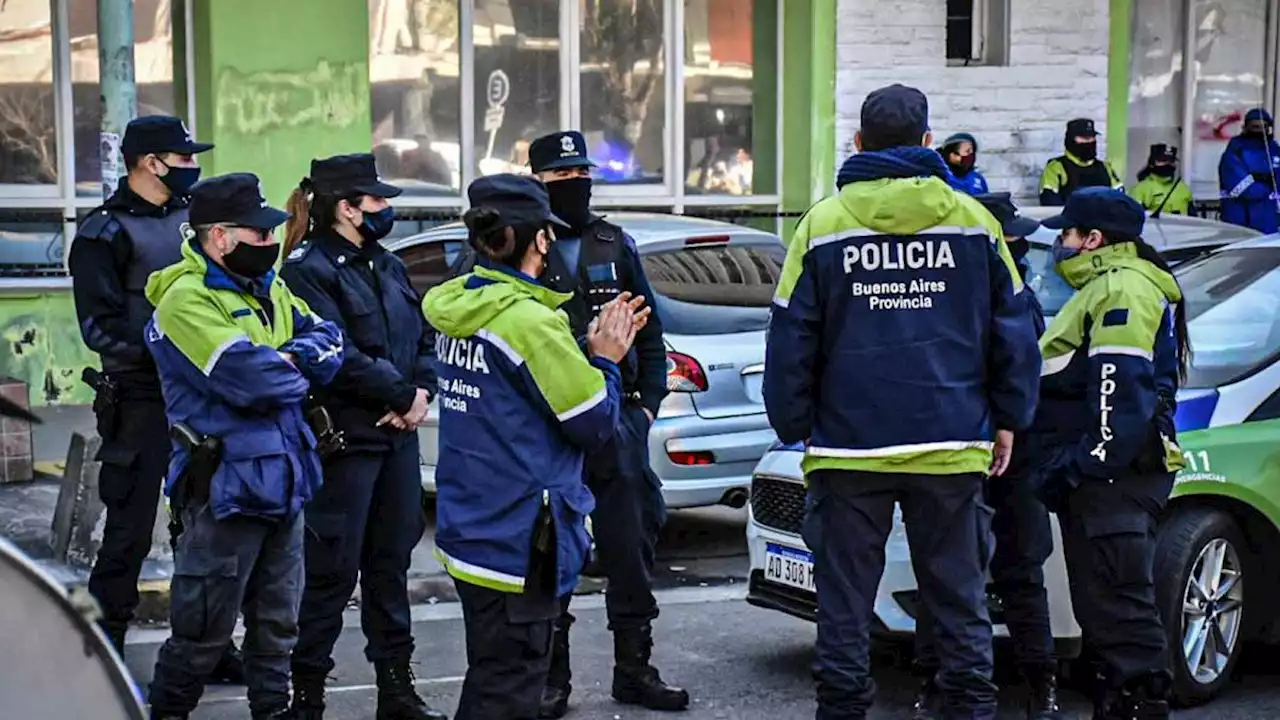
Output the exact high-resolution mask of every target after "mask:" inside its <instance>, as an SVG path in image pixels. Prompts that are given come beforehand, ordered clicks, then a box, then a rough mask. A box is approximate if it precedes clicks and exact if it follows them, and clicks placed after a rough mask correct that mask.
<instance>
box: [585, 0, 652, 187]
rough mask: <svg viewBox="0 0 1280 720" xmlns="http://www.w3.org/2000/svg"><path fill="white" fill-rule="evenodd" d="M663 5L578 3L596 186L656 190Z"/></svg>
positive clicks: (620, 0) (619, 0)
mask: <svg viewBox="0 0 1280 720" xmlns="http://www.w3.org/2000/svg"><path fill="white" fill-rule="evenodd" d="M665 6H666V3H664V2H663V1H662V0H583V2H582V23H581V31H580V40H579V43H580V48H581V52H580V57H581V65H580V68H581V69H580V73H581V74H580V76H579V77H580V81H581V83H582V85H581V88H582V89H581V93H582V131H583V133H584V134H585V135H586V138H587V148H588V151H589V152H590V153H591V156H592V158H594V159H595V161H596V162H597V163H599V164H600V167H599V168H597V169H596V180H597V182H604V183H614V184H629V185H632V184H640V185H647V184H661V183H662V182H663V178H664V174H665V171H666V168H665V167H664V164H665V157H666V155H665V149H666V143H667V122H666V87H665V81H666V53H665V50H666V43H665V37H664V30H665V27H666V25H665V22H666V15H665V9H666V8H665Z"/></svg>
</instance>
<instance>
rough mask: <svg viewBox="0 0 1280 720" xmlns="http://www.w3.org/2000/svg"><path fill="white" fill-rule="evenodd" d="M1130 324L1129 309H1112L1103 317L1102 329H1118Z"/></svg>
mask: <svg viewBox="0 0 1280 720" xmlns="http://www.w3.org/2000/svg"><path fill="white" fill-rule="evenodd" d="M1127 322H1129V308H1112V309H1110V310H1108V311H1106V312H1105V313H1103V315H1102V327H1118V326H1120V325H1124V324H1125V323H1127Z"/></svg>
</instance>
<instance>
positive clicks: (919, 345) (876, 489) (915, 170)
mask: <svg viewBox="0 0 1280 720" xmlns="http://www.w3.org/2000/svg"><path fill="white" fill-rule="evenodd" d="M931 140H932V138H931V136H930V133H929V126H928V103H927V101H926V99H925V97H924V95H923V94H922V93H920V91H918V90H916V89H914V88H908V87H904V86H902V85H893V86H890V87H887V88H882V89H880V90H877V91H875V92H873V93H871V95H869V96H868V97H867V99H866V102H865V103H864V104H863V106H862V128H861V130H860V131H859V132H858V134H857V135H856V136H855V139H854V141H855V143H856V145H857V147H858V149H859V153H858V154H856V155H853V156H852V157H850V158H849V160H848V161H847V162H846V163H845V165H844V167H843V168H842V170H841V173H840V176H841V180H842V182H843V183H844V184H843V187H842V188H841V189H840V191H839V193H838V194H837V195H835V196H833V197H829V198H826V199H825V200H822V201H820V202H819V203H817V204H816V205H814V206H813V207H812V208H810V209H809V212H808V213H806V214H805V216H804V217H803V218H802V219H801V221H800V224H799V226H798V227H797V228H796V233H795V236H794V237H793V238H792V240H791V244H790V247H789V248H788V251H787V259H786V261H785V263H784V265H783V270H782V276H781V278H780V280H779V283H778V289H777V295H776V297H775V299H774V306H773V312H772V317H771V321H770V328H769V338H768V346H767V349H766V360H765V377H764V399H765V407H766V409H767V411H768V413H769V420H770V423H771V424H772V425H773V428H774V429H775V430H776V431H777V433H778V437H779V439H780V440H782V441H783V442H788V443H791V442H800V441H805V442H806V443H807V445H808V446H807V448H806V450H805V457H804V460H803V468H804V472H805V478H806V480H807V482H808V485H809V500H808V506H809V507H808V513H807V516H806V519H805V523H804V529H803V535H804V540H805V542H806V543H807V544H808V546H809V548H811V549H812V551H813V555H814V559H815V576H814V577H815V582H816V584H817V589H818V640H817V662H816V673H817V678H818V712H817V717H818V718H819V720H827V719H831V720H834V719H835V718H841V719H844V718H864V717H866V715H867V712H868V710H869V708H870V706H871V703H872V698H873V695H874V689H875V688H874V683H873V682H872V679H871V674H870V667H869V662H868V657H869V651H870V634H871V629H872V626H873V625H874V624H875V619H874V618H875V615H874V608H873V605H874V599H875V596H876V588H877V587H878V586H879V584H880V577H881V575H882V574H883V572H884V545H885V541H886V540H887V539H888V536H889V532H890V530H891V528H892V525H893V515H894V504H895V502H896V503H900V504H901V506H902V513H903V518H904V520H905V522H906V530H907V539H908V542H909V545H910V548H911V556H912V565H913V567H914V568H915V572H916V578H917V580H918V582H919V588H920V602H921V603H923V605H924V606H925V607H926V608H928V612H929V614H930V615H931V616H932V618H933V629H934V633H933V634H934V641H933V642H934V644H935V645H936V647H937V654H938V657H939V658H940V660H941V662H940V667H939V669H938V673H937V676H936V678H935V679H934V681H935V683H936V684H937V687H938V690H939V692H940V694H941V696H942V699H943V703H944V708H945V709H944V713H943V715H942V717H944V718H958V717H964V718H979V719H982V720H987V719H990V718H994V717H995V710H996V688H995V685H994V684H992V681H991V673H992V655H991V652H992V651H991V622H990V620H989V618H988V616H987V607H986V572H987V561H988V558H989V557H990V545H989V540H988V536H989V533H990V509H989V508H987V506H986V505H985V504H984V503H983V496H982V494H983V485H984V482H985V480H986V475H987V473H988V472H990V473H992V474H996V475H998V474H1000V473H1002V472H1003V471H1004V468H1005V465H1006V464H1007V462H1008V456H1009V451H1010V448H1011V447H1012V443H1013V437H1012V435H1013V432H1015V431H1021V430H1022V429H1024V428H1025V427H1026V426H1027V425H1028V424H1029V423H1030V421H1031V416H1032V412H1033V408H1034V402H1035V392H1036V380H1037V370H1038V367H1039V354H1038V353H1037V351H1036V338H1035V331H1034V329H1033V327H1032V322H1031V318H1030V316H1029V314H1028V311H1027V305H1026V301H1025V298H1024V297H1023V294H1022V287H1023V286H1022V280H1021V278H1019V276H1018V272H1017V270H1016V269H1015V268H1014V265H1013V259H1012V258H1011V257H1010V256H1009V250H1008V248H1007V247H1006V246H1005V244H1004V242H1002V241H1001V237H1000V225H999V224H998V223H997V222H996V220H995V218H993V217H992V216H991V214H990V213H988V212H987V211H986V210H984V209H983V208H982V206H981V205H980V204H979V203H978V201H977V200H975V199H973V198H972V197H970V196H968V195H967V194H964V193H961V192H957V191H955V190H952V189H951V188H950V187H948V186H947V181H946V180H947V174H948V173H947V169H946V166H945V165H944V164H943V162H942V158H941V157H940V156H939V155H938V154H937V153H936V152H934V151H933V150H931V149H930V148H929V146H930V144H931ZM993 431H995V432H993ZM993 435H994V436H995V437H996V442H995V443H993V442H992V436H993ZM993 446H994V447H993Z"/></svg>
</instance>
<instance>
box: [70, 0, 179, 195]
mask: <svg viewBox="0 0 1280 720" xmlns="http://www.w3.org/2000/svg"><path fill="white" fill-rule="evenodd" d="M175 6H176V9H177V13H175V12H174V9H175ZM67 7H68V11H69V12H68V13H67V14H68V19H69V20H70V28H69V29H68V35H69V37H70V38H71V76H72V78H71V82H72V86H71V93H72V107H73V108H74V112H75V147H76V158H75V167H76V195H77V196H79V197H100V196H101V195H102V186H101V181H102V158H101V154H100V153H99V147H100V144H99V142H98V139H99V133H100V132H101V131H102V99H101V94H102V91H101V85H100V84H99V68H98V2H97V0H68V5H67ZM175 14H176V15H177V19H178V21H179V22H181V19H182V2H181V0H134V3H133V69H134V80H135V82H136V83H137V90H138V114H139V115H175V114H177V113H176V111H175V110H174V108H175V107H176V102H175V99H174V92H173V87H174V85H173V22H174V15H175ZM121 172H122V173H123V172H124V170H123V168H121Z"/></svg>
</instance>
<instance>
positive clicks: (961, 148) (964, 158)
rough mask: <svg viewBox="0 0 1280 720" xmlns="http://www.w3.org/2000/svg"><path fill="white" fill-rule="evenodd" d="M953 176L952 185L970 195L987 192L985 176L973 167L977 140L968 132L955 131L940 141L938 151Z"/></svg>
mask: <svg viewBox="0 0 1280 720" xmlns="http://www.w3.org/2000/svg"><path fill="white" fill-rule="evenodd" d="M938 152H939V154H941V155H942V159H943V160H946V161H947V168H948V169H949V170H951V174H952V175H954V176H955V178H956V179H955V182H954V183H952V187H954V188H955V189H957V190H960V191H962V192H967V193H969V194H970V195H982V194H984V193H986V192H987V190H988V188H987V178H986V177H985V176H983V174H982V172H981V171H980V170H978V169H977V167H975V166H976V165H977V162H978V140H977V138H975V137H974V136H973V135H971V134H969V133H964V132H962V133H956V134H954V135H952V136H951V137H949V138H947V139H946V140H943V141H942V148H941V149H940V150H939V151H938Z"/></svg>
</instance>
